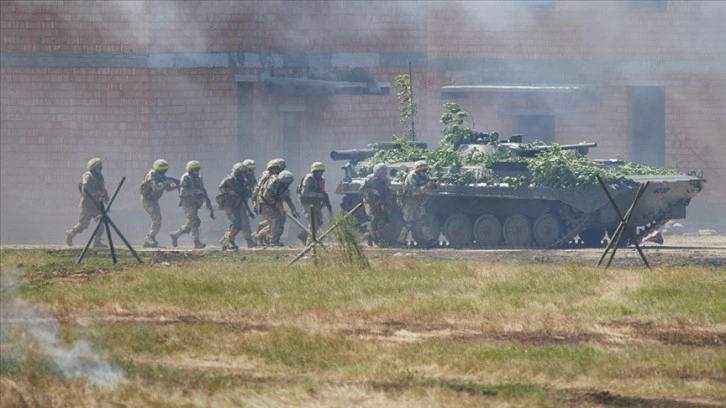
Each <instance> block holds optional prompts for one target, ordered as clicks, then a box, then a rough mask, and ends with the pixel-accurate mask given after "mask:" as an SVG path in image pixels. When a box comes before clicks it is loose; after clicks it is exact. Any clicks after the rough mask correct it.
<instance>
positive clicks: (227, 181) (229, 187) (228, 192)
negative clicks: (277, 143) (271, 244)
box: [216, 162, 257, 250]
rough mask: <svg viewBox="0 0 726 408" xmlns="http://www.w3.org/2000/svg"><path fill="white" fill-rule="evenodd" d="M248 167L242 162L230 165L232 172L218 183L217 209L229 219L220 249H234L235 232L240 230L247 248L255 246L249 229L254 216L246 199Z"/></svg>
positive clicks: (235, 246) (247, 197)
mask: <svg viewBox="0 0 726 408" xmlns="http://www.w3.org/2000/svg"><path fill="white" fill-rule="evenodd" d="M248 175H249V170H248V167H247V166H246V165H245V164H244V162H243V163H235V165H234V166H232V173H231V174H230V175H228V176H227V177H225V178H224V179H223V180H222V182H221V183H219V191H220V192H221V193H220V194H219V195H217V197H216V201H217V205H219V209H220V210H223V211H224V213H225V214H226V215H227V218H228V219H229V222H230V224H229V227H228V228H227V231H226V232H225V234H224V236H223V237H222V239H221V240H220V241H219V243H220V244H222V250H226V249H234V250H236V249H237V248H238V247H237V244H236V243H235V242H234V239H235V237H236V236H237V234H238V233H239V232H240V231H242V236H243V237H244V238H245V240H246V241H247V248H252V247H254V246H257V244H256V243H255V241H254V240H253V239H252V230H251V229H250V218H254V217H255V215H254V214H253V213H252V211H251V210H250V207H249V203H248V202H247V200H248V199H249V197H250V189H249V185H248V181H247V180H248V178H247V177H248Z"/></svg>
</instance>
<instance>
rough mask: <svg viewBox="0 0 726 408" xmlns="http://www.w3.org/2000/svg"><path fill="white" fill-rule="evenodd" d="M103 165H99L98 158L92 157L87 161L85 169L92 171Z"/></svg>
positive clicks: (99, 160)
mask: <svg viewBox="0 0 726 408" xmlns="http://www.w3.org/2000/svg"><path fill="white" fill-rule="evenodd" d="M102 165H103V163H101V159H99V158H98V157H94V158H92V159H91V160H89V161H88V164H87V165H86V169H88V170H93V169H97V168H99V167H101V166H102Z"/></svg>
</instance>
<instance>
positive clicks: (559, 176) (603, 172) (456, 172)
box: [367, 103, 678, 188]
mask: <svg viewBox="0 0 726 408" xmlns="http://www.w3.org/2000/svg"><path fill="white" fill-rule="evenodd" d="M444 107H445V108H446V110H447V111H446V112H445V113H444V114H443V115H442V117H441V123H442V124H443V125H444V128H443V130H442V131H441V133H442V138H441V141H440V145H439V147H437V148H436V149H423V148H421V147H419V146H416V145H414V144H411V143H410V142H409V141H408V140H406V139H404V138H399V137H396V136H393V137H392V140H391V141H392V142H393V143H395V144H396V145H398V146H399V148H397V149H390V148H388V149H380V148H377V147H375V145H373V146H371V148H372V149H373V151H374V152H375V153H374V155H373V157H372V158H371V159H370V160H369V161H367V164H369V165H370V167H371V168H372V166H373V165H375V164H377V163H401V162H414V161H416V160H426V161H427V162H428V163H429V165H430V166H431V172H430V176H431V177H434V178H440V179H442V181H443V182H445V183H448V184H453V185H468V184H479V183H486V184H499V183H506V184H508V185H510V186H512V187H525V186H529V185H538V186H545V187H554V188H570V187H588V186H594V185H596V184H597V178H596V176H597V175H599V176H600V178H601V179H603V180H604V181H606V182H608V183H613V182H617V180H618V179H619V178H620V176H633V175H676V174H678V172H677V171H676V170H674V169H665V168H657V167H652V166H646V165H642V164H636V163H624V162H623V161H619V162H613V161H611V162H609V164H610V165H607V166H606V165H605V164H603V163H600V162H597V161H594V160H590V159H588V158H586V157H583V156H581V155H579V154H578V153H577V152H576V151H574V150H565V149H562V148H560V146H559V145H558V144H552V145H546V144H545V143H544V142H541V141H534V142H532V143H521V144H519V145H518V146H517V150H519V152H518V151H517V150H513V149H512V148H510V147H505V146H503V145H502V144H500V141H499V140H498V134H496V133H495V132H492V133H481V132H477V131H475V130H474V129H472V128H469V127H466V126H464V121H465V120H467V119H469V117H470V116H469V113H467V112H465V111H463V110H461V108H460V107H459V106H458V105H457V104H454V103H447V104H445V105H444ZM492 136H493V137H492ZM482 137H486V138H487V139H488V140H489V142H488V143H489V144H490V145H491V147H492V148H491V149H490V151H487V152H483V151H481V150H476V149H473V150H469V151H466V152H463V153H461V152H459V151H457V148H458V147H459V146H461V145H465V144H476V143H477V141H478V140H481V139H482ZM545 147H546V148H545ZM535 150H536V151H537V154H536V155H532V156H531V157H530V156H529V155H524V154H520V153H522V152H527V151H535ZM495 163H520V164H521V165H522V166H526V168H527V169H528V170H529V173H531V178H527V177H523V176H504V177H501V178H500V177H497V176H495V173H494V172H493V171H491V167H492V166H493V165H494V164H495ZM404 176H405V173H399V174H398V177H400V178H403V177H404Z"/></svg>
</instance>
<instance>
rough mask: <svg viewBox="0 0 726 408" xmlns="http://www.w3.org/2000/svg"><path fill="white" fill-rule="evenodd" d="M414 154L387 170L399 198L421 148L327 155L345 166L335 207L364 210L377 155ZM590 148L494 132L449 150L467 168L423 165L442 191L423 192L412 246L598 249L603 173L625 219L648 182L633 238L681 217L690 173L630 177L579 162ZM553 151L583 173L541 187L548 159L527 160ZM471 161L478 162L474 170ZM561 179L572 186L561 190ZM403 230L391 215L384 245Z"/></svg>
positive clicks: (611, 167) (608, 219) (607, 208)
mask: <svg viewBox="0 0 726 408" xmlns="http://www.w3.org/2000/svg"><path fill="white" fill-rule="evenodd" d="M404 143H405V144H408V143H411V142H404ZM411 146H413V147H415V148H416V149H419V151H420V153H421V157H413V156H409V157H408V160H402V161H398V162H392V161H387V162H386V164H387V166H388V171H389V178H390V179H391V181H392V187H393V189H394V190H398V189H399V188H400V186H401V182H402V180H403V176H404V175H405V174H406V173H407V172H408V171H409V170H410V169H411V168H412V166H413V163H414V161H415V160H417V159H426V155H427V152H430V151H429V150H428V149H427V147H426V145H425V143H417V144H411V145H407V146H404V145H403V144H402V143H396V142H392V143H381V144H375V145H371V146H369V148H366V149H353V150H338V151H333V152H331V154H330V157H331V159H333V160H341V161H346V164H345V165H344V166H343V167H342V168H343V170H344V171H345V176H344V179H343V180H342V182H341V183H340V184H339V185H338V186H337V189H336V193H337V194H340V195H342V196H343V197H342V204H341V206H342V208H343V209H344V210H350V209H352V208H353V207H355V206H356V205H357V204H358V203H359V202H361V200H362V198H361V195H360V192H359V190H360V187H361V185H362V183H363V180H364V178H365V177H366V176H367V175H368V174H370V173H371V171H372V168H373V166H374V165H375V164H376V163H377V162H380V160H379V156H381V154H380V152H382V151H387V150H395V149H401V148H402V147H406V148H409V149H410V148H411ZM594 147H597V144H596V143H580V144H574V145H556V144H553V145H547V144H543V143H535V144H526V143H522V135H514V136H512V137H510V138H509V139H507V140H499V135H498V134H497V133H491V134H488V133H480V134H478V137H476V138H474V140H472V143H467V144H459V145H457V146H455V147H454V150H453V151H454V152H455V154H456V155H457V156H458V157H459V158H468V159H469V160H464V161H463V162H465V163H469V164H463V165H453V166H449V167H438V166H436V164H435V163H431V161H430V160H429V164H430V165H432V164H433V166H432V170H431V174H430V177H432V178H434V177H436V178H438V179H439V181H440V186H439V187H438V188H436V189H434V190H431V191H429V193H428V198H427V201H426V203H425V209H426V214H425V215H424V217H423V219H422V220H421V222H420V223H418V224H417V225H414V226H413V229H412V233H411V234H412V238H413V240H414V242H415V243H416V245H420V246H425V247H430V246H435V245H437V244H439V243H441V244H444V245H448V246H451V247H455V248H569V247H600V246H602V245H604V244H605V243H606V242H607V241H606V240H607V239H608V237H609V236H610V235H612V233H613V231H615V229H616V228H617V226H618V225H619V223H620V219H619V218H618V215H617V213H616V211H615V210H614V209H613V206H612V205H611V203H610V201H609V200H608V198H607V196H606V194H605V193H604V191H603V190H602V188H601V187H600V185H599V184H598V183H597V181H596V178H595V174H602V175H603V177H602V179H603V180H604V181H605V184H606V185H607V188H608V190H609V193H610V195H611V196H612V197H613V199H614V200H615V202H616V204H617V206H618V208H619V209H620V211H621V213H622V214H625V213H626V212H627V210H628V208H629V207H630V205H631V204H632V202H633V200H634V199H635V195H636V192H637V190H638V186H639V184H640V183H645V182H646V181H647V182H649V184H648V188H647V189H646V190H645V192H644V194H643V196H642V197H641V199H640V201H638V204H637V206H636V207H635V209H634V212H633V214H632V215H631V218H630V225H631V226H637V229H636V231H637V237H638V239H641V238H642V237H644V236H646V235H647V234H649V233H650V232H652V231H654V230H656V229H659V228H661V227H662V226H663V225H664V224H665V223H666V222H668V221H669V220H671V219H682V218H685V217H686V207H687V206H688V204H689V203H690V201H691V199H692V198H693V197H695V196H696V195H697V194H698V193H699V192H700V191H701V190H702V189H703V186H704V183H705V181H706V180H705V179H703V177H702V176H701V175H700V174H697V173H693V174H688V175H686V174H678V173H676V172H675V171H664V172H658V173H657V174H648V172H647V171H646V172H645V174H642V173H643V172H641V174H638V175H632V174H633V173H634V172H633V171H632V166H630V167H631V168H630V169H629V165H628V164H626V163H624V162H623V161H622V160H619V159H612V160H591V159H588V158H586V157H585V156H586V154H587V153H588V150H589V149H590V148H594ZM414 150H415V149H414ZM563 152H566V153H567V154H566V155H562V154H561V153H563ZM552 153H559V154H560V156H552V157H554V158H557V157H566V160H570V161H572V162H575V163H578V166H580V167H579V169H580V170H579V171H576V174H574V175H573V174H567V175H565V174H563V175H561V176H560V175H559V174H558V173H557V172H556V171H555V172H554V173H553V172H552V171H550V173H549V177H550V178H549V179H544V180H543V179H542V178H541V176H538V174H537V166H542V165H543V163H544V165H548V163H549V161H547V160H544V161H540V162H539V163H537V162H535V161H533V159H536V158H538V157H540V155H546V154H552ZM384 156H385V155H384ZM472 157H479V158H480V159H482V158H483V160H481V164H471V162H472V160H471V158H472ZM512 158H513V159H512ZM568 166H569V164H567V165H565V166H564V167H568ZM646 169H647V168H646ZM558 171H560V172H561V171H564V170H558ZM636 173H637V172H636ZM651 173H653V172H651ZM553 174H554V175H553ZM565 179H567V180H571V181H572V180H574V182H570V183H569V184H568V183H563V182H562V181H563V180H565ZM357 216H358V217H359V221H360V222H361V223H364V222H365V221H366V217H365V214H364V212H363V211H359V212H358V213H357ZM402 225H403V218H402V215H401V213H400V210H397V211H394V213H393V214H391V215H390V217H389V220H388V222H387V227H386V231H385V232H384V237H383V238H384V239H385V240H386V241H387V242H389V243H393V242H396V239H397V237H398V234H399V232H400V230H401V228H402Z"/></svg>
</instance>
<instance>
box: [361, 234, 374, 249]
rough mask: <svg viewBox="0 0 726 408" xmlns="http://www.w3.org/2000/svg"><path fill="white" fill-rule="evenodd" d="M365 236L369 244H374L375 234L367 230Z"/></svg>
mask: <svg viewBox="0 0 726 408" xmlns="http://www.w3.org/2000/svg"><path fill="white" fill-rule="evenodd" d="M363 237H365V239H366V242H367V243H368V246H369V247H372V246H373V236H372V235H371V233H370V232H366V233H365V234H363Z"/></svg>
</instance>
